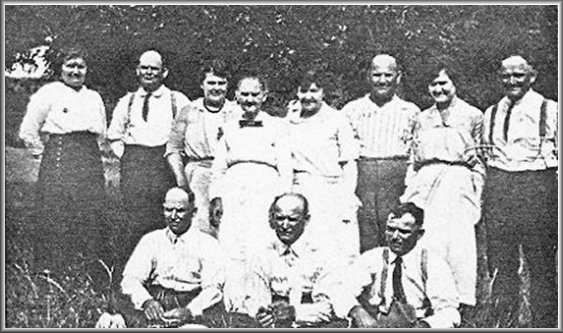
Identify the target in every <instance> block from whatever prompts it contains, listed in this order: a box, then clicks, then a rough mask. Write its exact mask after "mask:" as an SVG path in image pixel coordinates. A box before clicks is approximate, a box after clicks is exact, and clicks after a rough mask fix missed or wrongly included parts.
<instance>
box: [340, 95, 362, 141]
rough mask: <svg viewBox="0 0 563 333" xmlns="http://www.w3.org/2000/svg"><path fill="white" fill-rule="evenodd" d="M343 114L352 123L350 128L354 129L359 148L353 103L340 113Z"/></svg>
mask: <svg viewBox="0 0 563 333" xmlns="http://www.w3.org/2000/svg"><path fill="white" fill-rule="evenodd" d="M340 112H341V113H342V115H343V116H344V117H346V119H348V122H349V123H350V127H351V128H352V134H353V136H354V139H355V140H356V141H357V142H358V143H357V144H358V146H359V139H360V137H359V135H358V131H357V128H356V124H355V122H354V119H353V114H354V105H353V103H348V104H346V105H344V107H343V108H342V110H341V111H340Z"/></svg>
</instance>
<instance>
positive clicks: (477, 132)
mask: <svg viewBox="0 0 563 333" xmlns="http://www.w3.org/2000/svg"><path fill="white" fill-rule="evenodd" d="M483 121H484V117H483V113H482V112H480V111H479V112H478V113H477V114H476V116H475V118H474V119H473V126H472V130H471V136H472V137H473V142H474V143H475V148H474V149H475V152H476V154H477V163H476V164H475V166H474V167H473V171H475V172H477V173H478V174H479V175H480V176H481V177H482V178H484V177H485V163H484V159H483V154H482V150H481V149H480V147H481V146H482V144H483V130H484V129H483Z"/></svg>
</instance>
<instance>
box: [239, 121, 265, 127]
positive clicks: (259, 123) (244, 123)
mask: <svg viewBox="0 0 563 333" xmlns="http://www.w3.org/2000/svg"><path fill="white" fill-rule="evenodd" d="M238 123H239V125H240V127H262V121H261V120H239V122H238Z"/></svg>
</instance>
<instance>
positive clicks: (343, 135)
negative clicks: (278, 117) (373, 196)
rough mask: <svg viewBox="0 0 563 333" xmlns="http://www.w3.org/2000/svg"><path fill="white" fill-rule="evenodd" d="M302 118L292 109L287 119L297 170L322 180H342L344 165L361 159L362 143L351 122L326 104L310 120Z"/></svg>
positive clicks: (297, 109) (297, 111)
mask: <svg viewBox="0 0 563 333" xmlns="http://www.w3.org/2000/svg"><path fill="white" fill-rule="evenodd" d="M300 114H301V108H292V107H291V105H290V107H289V112H288V115H287V116H286V118H285V119H286V120H287V121H288V124H289V133H290V136H289V140H290V145H291V152H292V156H293V169H294V170H295V171H296V172H307V173H309V174H312V175H316V176H322V177H329V178H339V177H341V176H342V168H341V166H340V163H341V162H348V161H353V160H356V159H357V158H358V143H357V141H356V140H355V139H354V134H353V131H352V127H351V125H350V122H349V121H348V119H347V118H346V117H345V116H344V115H343V114H341V113H339V112H338V111H336V110H334V109H333V108H331V107H330V106H328V105H327V104H326V103H325V102H323V103H322V105H321V108H320V110H319V111H318V112H317V113H316V114H315V115H313V116H311V117H309V118H303V117H301V116H300Z"/></svg>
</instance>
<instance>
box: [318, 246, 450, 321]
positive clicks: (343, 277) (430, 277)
mask: <svg viewBox="0 0 563 333" xmlns="http://www.w3.org/2000/svg"><path fill="white" fill-rule="evenodd" d="M384 249H386V248H384V247H378V248H374V249H372V250H369V251H367V252H365V253H363V254H362V255H361V256H360V257H359V258H358V259H357V260H356V261H355V262H354V263H352V265H350V266H349V267H348V268H347V269H346V270H345V271H344V272H342V274H340V276H339V277H337V278H336V280H335V281H337V282H336V285H337V287H333V288H332V289H328V290H327V291H326V292H325V293H327V294H328V295H329V297H330V300H331V302H332V304H333V307H334V311H335V313H336V315H337V316H339V317H341V318H346V317H347V316H348V313H349V312H350V310H351V309H352V308H353V307H354V306H355V305H359V303H358V301H357V299H356V297H358V296H359V295H360V294H361V293H362V292H363V290H364V288H365V287H369V286H371V288H372V292H371V293H370V295H371V297H370V299H369V303H370V304H372V305H374V306H378V307H379V310H380V311H382V312H384V313H386V312H387V311H388V310H389V308H390V306H391V302H392V298H393V270H394V268H395V264H394V261H395V258H396V257H397V256H396V255H395V254H394V253H393V252H392V251H390V250H389V251H388V253H389V257H388V266H387V267H388V271H387V280H386V283H385V288H384V291H383V294H382V293H381V279H382V275H384V274H382V272H383V268H384V266H385V264H384V258H383V251H384ZM422 249H423V247H422V246H420V245H417V246H415V248H414V249H412V250H411V251H410V252H409V253H407V254H405V255H403V256H402V257H403V262H402V265H403V266H402V269H403V270H402V280H401V281H402V283H403V289H404V292H405V296H406V300H407V303H408V304H410V305H412V306H414V308H415V309H416V314H417V317H418V318H420V319H424V321H426V322H427V323H428V324H429V325H430V327H437V328H450V327H454V325H458V324H459V323H460V320H461V319H460V314H459V311H458V310H457V308H458V306H459V303H458V295H457V291H456V286H455V282H454V279H453V276H452V273H451V270H450V268H449V266H448V264H447V263H446V262H445V261H444V260H443V259H442V258H441V257H440V256H439V255H436V254H434V253H432V252H431V251H428V250H426V254H427V265H426V268H427V276H426V279H425V278H424V274H423V273H422V271H423V268H422ZM426 298H428V300H430V304H431V307H432V310H433V314H432V315H430V316H428V317H425V313H426V311H427V310H428V308H427V306H426V302H424V300H425V299H426Z"/></svg>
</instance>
